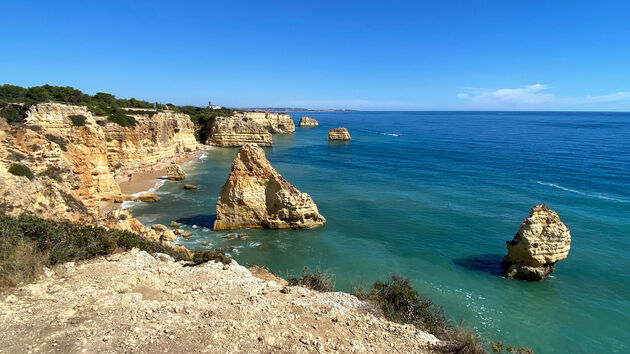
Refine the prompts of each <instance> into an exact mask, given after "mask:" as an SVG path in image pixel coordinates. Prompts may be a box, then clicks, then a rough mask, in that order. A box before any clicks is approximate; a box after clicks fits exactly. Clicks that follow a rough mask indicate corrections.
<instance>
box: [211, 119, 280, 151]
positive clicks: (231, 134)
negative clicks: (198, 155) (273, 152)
mask: <svg viewBox="0 0 630 354" xmlns="http://www.w3.org/2000/svg"><path fill="white" fill-rule="evenodd" d="M205 129H206V130H207V131H208V133H207V139H206V141H205V143H206V144H208V145H214V146H221V147H235V146H243V145H245V144H248V143H255V144H258V145H260V146H271V133H269V132H268V131H267V129H265V128H264V127H263V126H262V125H260V124H258V123H256V122H254V121H253V120H251V119H249V118H247V117H242V116H233V117H217V118H215V119H214V120H212V121H211V122H209V124H208V126H206V127H205Z"/></svg>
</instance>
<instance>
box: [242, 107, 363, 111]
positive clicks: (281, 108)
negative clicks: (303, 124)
mask: <svg viewBox="0 0 630 354" xmlns="http://www.w3.org/2000/svg"><path fill="white" fill-rule="evenodd" d="M234 109H235V110H239V111H255V112H359V111H358V110H356V109H336V108H326V109H308V108H299V107H250V108H234Z"/></svg>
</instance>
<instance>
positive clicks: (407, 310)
mask: <svg viewBox="0 0 630 354" xmlns="http://www.w3.org/2000/svg"><path fill="white" fill-rule="evenodd" d="M354 294H355V296H357V297H359V298H361V299H363V300H369V301H371V302H373V303H374V304H375V305H377V306H378V308H380V310H381V311H382V312H383V315H384V316H385V318H387V319H388V320H390V321H394V322H399V323H410V324H413V325H414V326H416V327H418V328H420V329H422V330H426V331H428V332H430V333H433V334H434V335H436V336H439V337H444V335H445V334H446V332H447V329H448V328H449V327H450V325H449V323H448V320H447V319H446V317H444V312H443V310H442V308H441V307H440V306H437V305H435V304H433V302H432V301H431V300H430V299H427V298H424V297H422V296H420V294H418V292H417V291H416V290H415V289H414V288H413V287H412V286H411V284H410V281H409V279H405V278H402V277H400V276H398V275H392V277H391V280H389V281H388V282H387V283H383V282H381V281H376V282H375V283H374V285H373V286H372V289H371V290H370V291H355V292H354Z"/></svg>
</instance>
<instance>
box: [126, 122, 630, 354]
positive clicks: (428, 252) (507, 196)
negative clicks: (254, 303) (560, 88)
mask: <svg viewBox="0 0 630 354" xmlns="http://www.w3.org/2000/svg"><path fill="white" fill-rule="evenodd" d="M309 115H310V116H313V117H314V118H316V119H318V120H319V122H320V126H319V127H318V128H310V129H303V128H296V134H295V135H274V147H273V148H272V149H267V157H268V159H269V160H270V161H271V163H272V165H273V166H274V167H275V168H276V169H277V170H278V171H279V172H280V173H281V174H282V175H283V176H284V177H285V178H286V179H287V180H288V181H290V182H291V183H293V184H294V185H295V186H296V187H297V188H299V189H301V190H302V191H305V192H307V193H309V194H310V195H311V196H312V197H313V200H314V201H315V202H316V203H317V205H318V207H319V210H320V212H321V213H322V214H323V215H324V216H325V217H326V219H327V224H326V226H325V227H324V228H320V229H315V230H297V231H268V230H248V231H246V232H247V233H248V234H249V236H250V237H249V239H248V240H246V241H241V240H224V239H222V238H221V236H222V235H225V234H228V233H229V232H217V233H215V232H212V231H211V223H212V220H213V217H214V214H215V204H216V200H217V195H218V193H219V190H220V188H221V186H222V185H223V183H224V182H225V180H226V178H227V176H228V174H229V171H230V165H231V162H232V160H233V158H234V156H235V155H236V152H237V150H236V149H215V150H211V151H207V152H206V156H205V157H204V158H203V159H201V160H198V161H194V162H191V163H189V164H186V165H184V168H185V169H186V170H187V171H188V172H189V177H188V179H187V182H188V183H194V184H197V185H199V187H200V189H199V190H197V191H184V190H183V189H182V184H181V183H180V182H170V181H169V182H166V183H165V184H164V185H163V186H162V187H161V188H159V189H158V194H159V195H160V196H161V198H162V200H161V201H160V202H159V203H156V204H144V205H136V206H133V211H134V214H135V215H136V216H138V218H139V219H140V220H141V221H143V222H146V223H165V224H168V223H169V222H170V221H171V220H178V221H180V222H184V223H185V224H186V226H185V228H186V229H187V230H190V231H193V233H194V236H193V237H192V238H191V239H190V240H182V241H181V242H180V243H181V244H183V245H186V246H187V247H191V248H197V247H201V245H200V244H201V242H202V241H207V242H210V244H211V247H212V248H215V247H223V246H224V245H226V244H227V245H231V246H234V247H237V249H236V250H234V251H233V252H232V256H233V257H234V258H235V259H236V260H237V261H238V262H239V263H241V264H247V263H252V264H259V265H266V266H268V267H269V268H270V269H272V270H273V271H275V272H277V273H279V274H280V275H286V274H287V272H293V273H294V274H298V273H299V272H300V271H301V269H302V267H303V266H309V267H311V268H317V267H319V268H321V269H327V270H329V271H330V272H331V273H334V274H335V275H336V287H337V289H340V290H349V289H350V287H351V285H353V284H355V285H356V284H371V283H372V282H373V281H374V280H376V279H385V278H386V277H387V276H388V275H389V274H391V273H398V274H401V275H403V276H405V277H409V278H411V279H412V281H413V284H414V286H415V287H416V288H417V289H418V290H419V291H420V293H421V294H423V295H425V296H428V297H430V298H432V299H434V301H435V302H436V303H438V304H439V305H441V306H443V307H444V309H445V312H446V314H447V315H448V316H449V317H450V318H451V319H452V320H453V321H457V322H459V321H463V323H464V325H467V326H470V327H474V328H475V329H476V330H477V331H478V332H479V333H480V334H482V335H483V336H485V337H487V338H489V339H492V340H495V341H496V340H499V339H501V340H503V341H504V342H507V343H509V344H512V345H518V346H529V347H531V348H533V349H534V350H535V351H536V352H537V353H610V352H615V353H616V352H619V353H621V352H628V351H629V350H630V335H629V332H630V261H629V259H628V257H629V256H630V253H629V249H630V114H619V113H508V112H351V113H350V112H348V113H311V114H309ZM292 116H293V118H294V120H296V121H297V120H299V118H300V116H301V114H299V113H296V114H292ZM338 125H343V126H345V127H347V128H348V129H349V131H350V133H351V135H352V137H353V139H354V140H352V141H351V142H349V143H329V142H328V141H327V130H328V129H329V128H332V127H335V126H338ZM388 134H402V135H401V136H393V135H388ZM541 202H544V203H547V204H548V205H549V206H550V207H551V208H552V209H554V210H556V211H557V212H558V214H559V215H560V217H561V218H562V220H563V221H564V222H565V223H566V224H567V225H568V226H569V228H570V229H571V234H572V245H571V252H570V254H569V257H568V258H567V259H566V260H564V261H562V262H560V263H559V264H558V266H557V270H556V272H555V273H554V274H553V276H552V277H550V278H547V279H545V280H544V281H541V282H535V283H533V282H524V281H517V280H507V279H504V278H502V277H501V276H500V268H499V266H500V261H501V258H502V256H503V255H504V254H505V253H506V249H505V241H506V240H508V239H511V238H512V237H513V235H514V234H515V233H516V231H517V228H518V226H519V224H520V223H521V222H522V220H523V219H524V218H525V217H526V216H527V215H528V212H529V209H530V207H531V206H533V205H535V204H537V203H541ZM193 225H195V226H194V228H193Z"/></svg>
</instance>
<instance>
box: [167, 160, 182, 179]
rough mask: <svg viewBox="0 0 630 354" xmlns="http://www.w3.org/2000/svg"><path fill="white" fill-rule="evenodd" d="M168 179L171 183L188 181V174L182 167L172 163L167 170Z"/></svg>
mask: <svg viewBox="0 0 630 354" xmlns="http://www.w3.org/2000/svg"><path fill="white" fill-rule="evenodd" d="M166 178H167V179H168V180H170V181H183V180H185V179H186V172H184V169H183V168H182V166H180V165H178V164H176V163H174V162H172V163H171V164H170V165H168V167H167V168H166Z"/></svg>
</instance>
